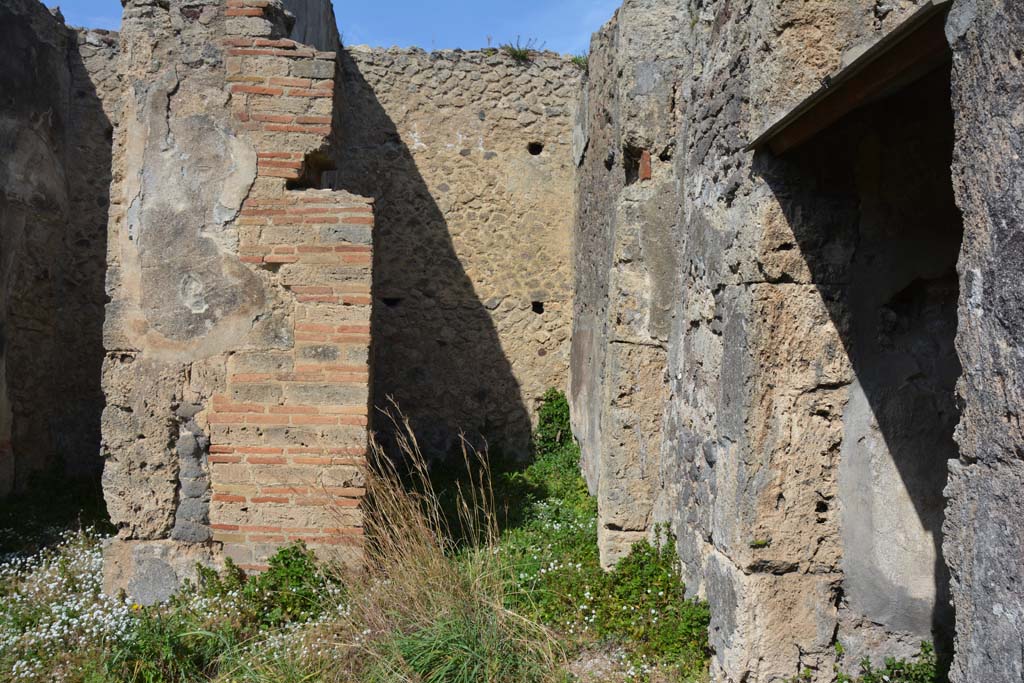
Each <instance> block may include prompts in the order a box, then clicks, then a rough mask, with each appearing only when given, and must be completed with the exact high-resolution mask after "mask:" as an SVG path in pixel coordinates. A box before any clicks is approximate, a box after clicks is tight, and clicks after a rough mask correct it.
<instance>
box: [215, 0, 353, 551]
mask: <svg viewBox="0 0 1024 683" xmlns="http://www.w3.org/2000/svg"><path fill="white" fill-rule="evenodd" d="M274 12H280V9H279V7H277V5H276V4H275V3H268V2H266V0H228V10H227V15H228V17H229V20H228V24H227V26H228V36H227V37H226V39H225V47H226V53H227V59H226V66H227V72H228V76H227V78H228V82H229V88H230V91H231V107H232V115H233V117H234V119H235V121H236V126H237V127H238V128H240V129H241V130H242V131H245V133H244V134H245V135H247V136H248V138H249V140H250V141H251V142H252V143H253V145H254V146H255V148H256V151H257V177H256V181H255V183H254V184H253V187H252V189H251V190H250V192H249V195H248V197H247V198H246V200H245V202H244V203H243V205H242V209H241V212H240V214H239V217H238V219H237V221H236V224H237V226H238V234H239V256H240V260H241V261H242V262H243V263H245V264H247V266H248V267H250V268H253V269H262V270H265V271H269V273H270V274H271V282H272V286H273V287H274V288H276V289H277V290H278V291H277V296H276V297H274V298H275V299H276V300H277V301H281V302H284V303H283V304H280V305H279V306H277V307H276V308H275V310H271V311H267V312H266V314H267V315H281V316H286V317H287V318H289V319H290V325H287V326H286V329H290V330H291V336H292V338H291V339H284V340H282V339H277V340H267V344H266V345H265V347H264V348H255V349H253V350H240V351H237V352H235V353H233V354H232V355H231V356H230V358H229V359H228V362H227V377H226V385H225V386H226V390H225V391H224V392H223V393H219V394H216V395H214V397H213V409H212V411H211V412H210V415H209V423H210V425H211V445H210V459H209V461H210V474H211V483H212V490H213V496H212V505H211V508H210V524H211V528H212V529H213V532H214V536H213V537H214V540H216V541H219V542H221V543H222V544H223V549H224V553H225V555H226V556H227V557H230V558H232V559H233V560H234V561H235V562H237V563H238V564H239V565H240V566H242V567H243V568H245V569H249V570H258V569H262V568H264V567H265V566H266V560H267V557H268V556H269V555H271V554H273V552H274V551H275V550H276V549H277V548H278V547H279V546H280V545H282V544H285V543H290V542H293V541H298V540H301V541H305V542H306V543H307V544H308V545H309V546H310V547H312V548H313V549H314V550H316V551H318V552H320V553H321V554H325V553H326V554H330V555H332V556H333V557H335V558H338V557H340V559H342V560H343V561H347V562H354V561H356V560H358V558H359V548H360V545H361V540H362V516H361V511H360V509H359V499H360V498H361V497H362V496H363V494H364V492H365V489H364V488H363V486H364V477H363V467H364V465H365V462H366V460H365V457H366V446H367V419H368V405H369V388H368V387H369V367H368V363H369V352H368V350H369V343H370V302H371V299H370V271H371V263H372V253H371V250H372V247H371V230H372V226H373V209H372V205H371V202H370V200H368V199H365V198H362V197H357V196H355V195H351V194H349V193H346V192H334V191H330V190H315V189H290V185H289V184H290V183H291V184H292V186H294V185H295V184H308V183H309V178H310V175H311V174H312V173H314V172H315V169H312V168H308V167H307V163H306V161H305V160H306V158H307V155H308V154H309V153H311V152H315V151H317V150H320V149H322V148H323V147H324V145H325V141H326V138H327V136H328V135H329V134H330V133H331V121H332V115H333V96H334V80H333V79H334V74H335V53H333V52H319V51H316V50H314V49H312V48H310V47H308V46H305V45H302V44H300V43H296V42H294V41H291V40H281V39H273V38H272V37H271V36H269V35H267V36H263V37H261V36H260V35H254V34H258V33H260V31H261V28H262V27H265V26H270V25H271V24H272V22H261V21H256V20H259V19H261V18H262V17H264V15H265V14H267V15H269V14H271V13H274ZM232 18H234V19H235V20H234V21H232Z"/></svg>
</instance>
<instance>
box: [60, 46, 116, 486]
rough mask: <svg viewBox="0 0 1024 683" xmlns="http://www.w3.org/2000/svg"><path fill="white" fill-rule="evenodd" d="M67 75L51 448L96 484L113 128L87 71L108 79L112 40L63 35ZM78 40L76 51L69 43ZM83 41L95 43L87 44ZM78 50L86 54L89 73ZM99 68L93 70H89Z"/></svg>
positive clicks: (68, 468)
mask: <svg viewBox="0 0 1024 683" xmlns="http://www.w3.org/2000/svg"><path fill="white" fill-rule="evenodd" d="M69 32H70V34H71V35H70V40H71V41H72V44H71V45H70V46H69V50H68V68H69V69H70V71H71V89H70V94H69V98H70V102H69V149H68V159H67V171H68V185H69V194H68V198H69V200H70V206H71V212H70V220H69V221H68V226H67V229H66V231H65V233H64V241H63V245H62V246H63V259H62V260H61V261H60V262H59V264H58V271H57V277H58V288H59V290H60V292H61V301H60V303H59V306H58V312H59V318H58V320H59V324H58V347H59V349H60V356H59V357H58V358H57V359H56V365H57V366H58V367H59V368H60V377H59V381H58V391H59V395H60V399H58V403H59V405H60V411H59V413H58V414H57V415H56V416H55V418H54V424H53V431H54V433H55V434H56V446H57V452H58V454H59V456H60V457H61V458H62V459H63V461H64V471H65V472H66V473H67V474H68V475H69V476H71V477H73V478H76V479H82V480H88V481H89V482H95V486H96V487H97V489H98V488H99V479H100V475H101V473H102V471H103V459H102V458H101V457H100V419H101V416H102V414H103V408H104V405H105V399H104V396H103V389H102V386H101V376H102V371H103V357H104V348H103V322H104V317H105V307H106V304H107V295H106V289H105V287H106V277H107V223H108V220H109V210H110V184H111V180H112V173H111V154H112V144H113V132H114V127H113V123H112V122H111V121H110V119H109V118H108V117H107V114H106V112H105V110H104V108H103V102H102V100H101V98H100V94H99V93H98V92H97V90H96V86H95V85H94V83H93V76H92V75H91V74H90V71H91V70H93V71H97V70H99V71H100V73H99V75H100V77H102V78H104V79H110V78H115V75H114V69H115V68H116V66H115V65H116V60H112V59H110V56H111V55H112V50H113V49H114V48H115V41H116V35H112V34H109V33H108V32H106V31H96V32H89V34H88V35H89V37H88V38H86V37H85V36H84V35H82V34H79V33H77V32H76V31H74V30H70V31H69ZM76 39H77V40H78V41H79V42H80V43H83V44H82V45H81V46H80V47H79V48H76V47H75V45H74V42H75V40H76ZM86 41H91V42H93V43H95V44H94V45H90V44H89V43H88V42H86ZM81 50H90V51H91V52H92V53H93V54H92V56H91V59H93V60H94V64H93V66H92V67H91V68H90V66H88V65H87V64H86V62H85V60H84V59H83V56H82V52H81ZM96 64H100V65H101V66H100V67H98V68H97V67H96Z"/></svg>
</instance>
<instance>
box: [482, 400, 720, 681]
mask: <svg viewBox="0 0 1024 683" xmlns="http://www.w3.org/2000/svg"><path fill="white" fill-rule="evenodd" d="M539 413H540V414H539V425H538V428H537V435H536V438H535V445H536V452H537V456H536V459H535V461H534V462H533V463H532V464H531V465H530V466H529V467H527V468H526V469H525V470H524V471H523V472H522V473H513V474H512V475H507V476H508V478H509V479H511V480H512V482H516V481H518V480H521V481H523V482H525V483H526V484H528V485H529V486H530V487H532V488H533V489H534V490H537V491H539V492H540V494H539V495H537V496H536V497H535V498H534V499H533V500H532V501H530V502H529V504H528V509H527V513H526V515H525V520H526V521H525V522H524V523H523V524H522V525H521V526H519V527H518V528H515V529H511V530H509V531H507V532H506V533H505V535H504V536H503V539H502V544H501V550H502V551H503V552H504V553H505V554H506V556H507V557H508V558H509V560H510V562H511V564H512V567H513V572H514V580H515V582H516V586H517V591H516V593H515V597H516V602H515V605H514V606H515V607H516V608H517V609H519V610H521V611H523V612H524V613H526V614H530V615H531V616H533V617H535V618H537V619H538V620H539V621H541V622H542V623H544V624H546V625H548V626H550V627H552V628H554V629H558V630H559V631H560V632H562V633H564V634H567V635H568V636H569V637H570V640H571V641H572V642H573V644H574V645H575V646H576V647H586V646H587V645H588V644H589V645H597V644H601V643H611V644H614V645H616V646H617V647H619V648H621V650H622V654H623V655H624V657H625V659H626V661H627V662H628V664H629V665H630V669H631V670H632V671H633V672H635V673H636V674H638V675H639V674H643V673H644V672H645V671H649V670H651V669H657V670H659V671H660V673H661V675H663V676H670V680H697V679H699V678H700V677H701V676H702V675H703V673H704V671H705V670H706V669H707V663H708V656H709V649H708V644H707V627H708V622H709V619H710V615H709V612H708V608H707V604H706V603H703V602H700V601H696V600H688V599H687V598H686V596H685V586H684V585H683V583H682V580H681V579H680V575H679V559H678V556H677V555H676V550H675V540H674V538H673V537H672V536H671V534H669V532H668V530H667V529H665V528H659V529H658V531H657V534H656V539H655V542H654V543H653V544H652V543H649V542H647V541H642V542H640V543H637V544H635V545H634V546H633V550H632V552H631V554H630V555H629V556H628V557H627V558H625V559H623V560H621V561H620V562H619V563H618V564H617V565H616V566H615V567H614V568H613V569H612V570H611V571H610V572H605V571H603V570H602V569H601V566H600V562H599V558H598V551H597V504H596V502H595V500H594V499H593V498H592V497H591V496H590V495H589V494H588V493H587V488H586V484H585V482H584V481H583V478H582V476H580V472H579V457H580V454H579V448H578V446H577V445H576V443H575V441H574V440H573V438H572V433H571V430H570V427H569V407H568V402H567V401H566V399H565V396H564V395H562V394H561V393H560V392H556V391H549V392H548V394H547V395H546V396H545V397H544V402H543V405H542V407H541V409H540V411H539Z"/></svg>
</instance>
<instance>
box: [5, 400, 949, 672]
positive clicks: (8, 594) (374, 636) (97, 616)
mask: <svg viewBox="0 0 1024 683" xmlns="http://www.w3.org/2000/svg"><path fill="white" fill-rule="evenodd" d="M535 443H536V452H537V455H536V458H535V459H534V461H533V462H532V463H530V464H529V465H528V466H526V467H521V466H504V467H495V469H494V471H492V470H491V463H489V462H488V461H487V459H486V458H484V457H480V456H478V455H477V454H475V453H473V452H472V451H467V452H465V453H464V454H463V455H464V457H465V463H466V465H467V466H466V467H465V468H453V467H448V468H446V471H447V472H448V473H451V472H452V471H453V469H464V470H465V474H464V475H463V476H457V477H453V476H449V477H448V478H446V479H444V480H442V481H438V477H436V476H433V477H432V476H431V473H430V472H429V468H428V466H427V464H426V463H425V461H424V460H423V459H422V457H420V455H419V451H418V448H417V447H416V444H415V440H414V436H412V435H411V434H409V435H408V436H407V438H406V439H404V440H403V439H399V445H400V447H401V449H402V450H403V451H405V456H406V457H405V462H407V463H409V465H410V466H409V467H408V468H407V469H403V470H402V472H401V475H400V474H399V472H398V471H396V469H395V468H394V467H393V466H391V465H390V463H391V462H392V461H391V460H390V459H388V458H386V457H384V455H383V454H382V453H380V452H379V451H378V452H377V453H376V455H377V456H378V458H377V462H378V467H377V468H376V470H375V473H371V476H370V481H369V483H368V498H367V503H366V507H367V548H366V550H367V560H368V561H367V567H366V570H365V571H364V572H363V573H361V574H359V575H353V574H351V573H346V572H341V571H336V570H335V569H334V568H333V567H332V566H331V565H330V563H324V562H321V561H317V560H316V559H314V558H313V557H312V556H311V555H310V553H308V552H307V551H306V550H305V549H304V548H302V547H290V548H285V549H283V550H282V551H281V552H280V553H279V554H278V555H277V556H276V557H275V558H274V559H273V561H272V562H271V568H270V570H269V571H267V572H265V573H263V574H261V575H259V576H258V577H246V576H245V575H244V574H243V573H242V572H240V571H239V570H238V569H237V568H235V567H233V566H231V565H230V564H229V565H228V566H227V567H226V568H225V569H224V570H223V571H221V572H219V573H217V572H213V571H209V570H206V571H203V572H202V573H201V576H200V580H199V582H198V585H190V586H186V587H185V589H184V590H182V591H181V593H180V594H179V595H178V596H177V597H175V598H173V599H172V600H171V601H169V602H168V603H166V604H164V605H159V606H154V607H141V606H139V605H135V604H132V603H131V602H129V601H127V600H125V599H123V598H118V597H111V596H105V595H103V594H102V592H101V581H100V576H101V564H102V563H101V550H100V543H101V537H102V533H97V532H93V531H88V530H86V531H77V532H65V533H64V534H63V535H62V536H60V537H59V539H58V541H57V543H56V544H54V545H53V546H51V547H50V548H48V549H44V550H41V551H37V552H32V553H30V554H25V553H21V554H14V555H8V556H7V557H6V559H4V560H3V561H2V562H0V680H5V681H6V680H11V681H32V682H39V683H42V682H44V681H45V682H47V683H49V682H51V681H67V682H69V683H115V682H116V683H127V682H130V683H186V682H188V683H192V682H198V681H215V682H218V683H349V682H351V683H356V682H358V683H398V682H403V681H409V682H414V683H513V682H514V683H569V682H571V681H589V682H591V683H597V682H599V681H600V682H605V681H607V682H609V683H610V682H612V681H624V680H635V681H652V682H672V681H674V682H679V683H684V682H694V681H700V680H703V679H704V678H705V673H704V672H705V671H706V670H707V661H708V655H709V650H708V646H707V640H706V638H707V635H706V634H707V626H708V610H707V606H706V605H705V604H704V603H702V602H699V601H694V600H687V599H686V597H685V595H684V586H683V584H682V582H681V580H680V577H679V567H678V564H677V563H678V560H677V556H676V552H675V548H674V542H673V539H672V537H671V536H670V535H669V534H668V533H667V532H666V531H665V530H661V531H659V533H658V534H657V539H656V541H655V542H654V543H646V542H645V543H640V544H637V545H636V546H635V547H634V549H633V552H632V554H631V555H630V556H629V557H628V558H626V559H624V560H622V561H621V562H620V563H619V564H618V565H617V566H616V567H615V568H614V569H613V570H612V571H610V572H604V571H602V570H601V568H600V566H599V563H598V553H597V511H596V506H595V502H594V500H593V499H592V498H591V497H590V496H589V495H588V494H587V490H586V487H585V485H584V482H583V480H582V478H581V477H580V475H579V468H578V460H579V453H578V450H577V448H576V445H575V443H574V442H573V439H572V437H571V434H570V431H569V424H568V410H567V406H566V403H565V398H564V396H561V395H560V394H558V393H555V392H552V393H550V394H549V395H548V396H547V397H546V401H545V404H544V407H543V409H542V414H541V419H540V425H539V428H538V432H537V434H536V436H535ZM47 528H52V525H51V526H48V527H47ZM50 533H52V532H50ZM0 537H2V535H0ZM22 540H24V539H22ZM23 547H27V548H28V549H30V550H34V549H33V548H32V546H31V544H30V545H28V546H25V545H24V544H23ZM901 666H903V667H904V668H903V669H900V667H901ZM906 671H907V669H906V667H905V663H895V662H894V663H892V666H889V665H887V668H886V670H885V671H884V672H876V671H874V670H871V669H868V670H866V671H865V677H864V678H863V679H862V681H863V683H876V682H877V681H883V680H884V681H891V682H892V683H900V682H902V683H924V682H925V681H929V682H930V681H931V679H929V678H922V677H919V674H920V675H924V674H922V673H921V671H923V670H921V669H913V670H912V674H913V675H904V674H905V672H906ZM882 676H886V677H885V678H883V677H882Z"/></svg>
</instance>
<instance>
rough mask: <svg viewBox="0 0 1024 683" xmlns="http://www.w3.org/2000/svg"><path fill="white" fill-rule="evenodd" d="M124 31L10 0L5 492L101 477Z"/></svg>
mask: <svg viewBox="0 0 1024 683" xmlns="http://www.w3.org/2000/svg"><path fill="white" fill-rule="evenodd" d="M116 51H117V43H116V34H110V33H108V32H104V31H82V32H77V33H76V32H75V31H73V30H71V29H68V28H67V27H66V26H65V25H64V23H63V20H62V19H61V18H60V16H59V14H58V15H56V16H54V15H52V14H51V13H50V12H49V11H47V10H46V8H45V7H43V6H42V5H41V4H39V3H37V2H29V1H27V0H15V1H12V2H8V3H4V5H3V7H0V65H2V68H0V92H2V93H3V95H2V101H0V158H2V162H0V186H2V188H3V190H2V191H0V495H4V494H6V493H8V492H10V491H11V490H14V489H25V488H26V487H27V486H28V485H29V484H30V478H31V477H32V476H33V475H34V474H37V473H39V474H46V475H50V476H53V475H60V474H69V475H74V476H86V477H89V476H95V475H96V473H97V472H98V470H99V468H100V466H101V461H100V459H99V457H98V454H99V415H100V411H101V410H102V405H103V397H102V394H101V392H100V388H99V363H100V360H101V358H102V350H101V348H102V347H101V341H100V334H101V328H102V320H103V315H102V311H103V303H104V294H103V281H104V273H105V258H104V254H105V242H106V237H105V235H106V216H107V204H108V193H109V185H110V130H111V124H110V119H111V118H113V117H114V116H115V112H116V109H117V101H118V98H119V88H118V87H117V78H116V75H115V73H114V69H113V64H114V55H115V54H116Z"/></svg>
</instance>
